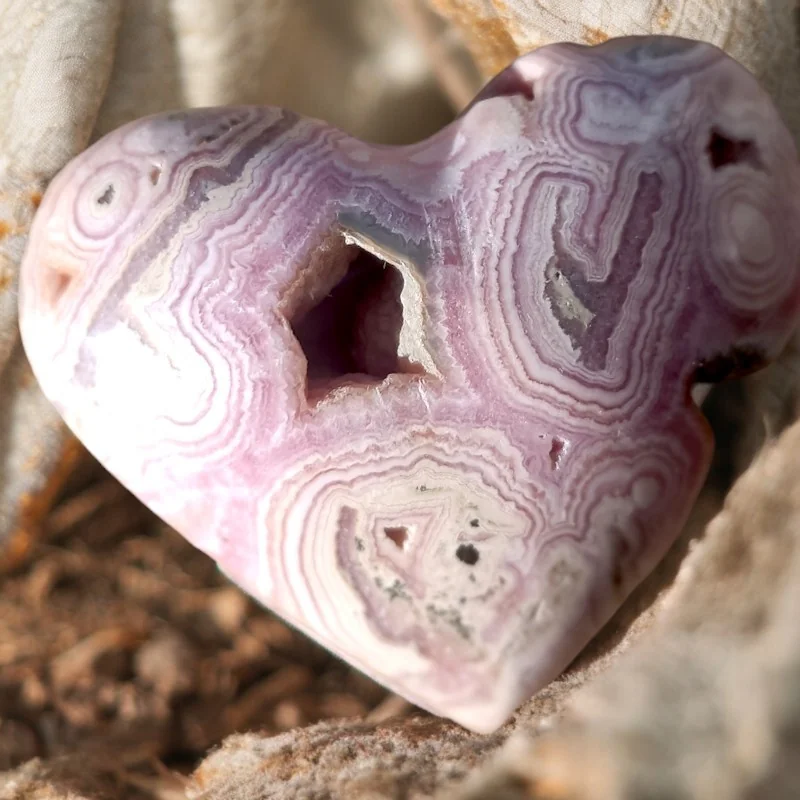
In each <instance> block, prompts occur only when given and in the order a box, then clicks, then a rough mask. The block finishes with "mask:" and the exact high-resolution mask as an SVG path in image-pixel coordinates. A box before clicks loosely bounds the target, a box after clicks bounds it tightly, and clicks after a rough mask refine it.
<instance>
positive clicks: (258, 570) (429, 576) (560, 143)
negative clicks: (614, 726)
mask: <svg viewBox="0 0 800 800" xmlns="http://www.w3.org/2000/svg"><path fill="white" fill-rule="evenodd" d="M397 113H398V114H402V113H403V109H402V108H398V109H397ZM798 198H800V173H799V172H798V164H797V159H796V153H795V149H794V145H793V142H792V140H791V138H790V136H789V134H788V133H787V131H786V130H785V128H784V126H783V125H782V123H781V122H780V120H779V118H778V116H777V114H776V112H775V110H774V108H773V106H772V105H771V103H770V101H769V100H768V98H767V97H766V95H765V94H764V92H763V91H761V89H760V88H759V87H758V86H757V84H756V82H755V81H754V79H753V78H752V77H751V76H750V75H749V74H748V73H747V72H746V71H745V70H744V69H742V68H741V67H740V66H738V65H737V64H736V63H734V62H733V61H731V60H730V59H728V58H727V57H726V56H724V55H723V54H722V53H721V52H720V51H719V50H717V49H715V48H713V47H711V46H708V45H702V44H696V43H690V42H686V41H683V40H675V39H657V38H653V39H625V40H618V41H612V42H609V43H607V44H604V45H602V46H599V47H594V48H586V47H579V46H574V45H557V46H551V47H545V48H542V49H541V50H538V51H537V52H535V53H533V54H531V55H527V56H525V57H523V58H521V59H519V60H518V61H517V62H516V63H515V64H514V65H512V66H511V67H509V68H508V69H507V70H506V71H505V72H503V73H502V74H501V75H500V76H499V77H498V78H497V79H496V80H495V81H493V82H492V83H491V84H490V85H489V86H488V87H487V89H486V90H485V91H484V92H483V93H482V94H481V95H480V96H479V97H478V98H477V100H476V101H475V102H474V103H473V104H472V105H471V107H470V108H469V109H468V110H467V111H466V112H465V113H464V114H463V115H462V116H461V117H460V118H459V119H458V120H456V121H455V122H454V123H453V124H452V125H450V126H449V127H448V128H446V129H445V130H443V131H441V132H440V133H439V134H437V135H435V136H433V137H432V138H430V139H428V140H427V141H424V142H422V143H420V144H416V145H413V146H407V147H393V148H392V147H381V146H372V145H369V144H365V143H363V142H360V141H356V140H354V139H352V138H350V137H348V136H347V135H345V134H343V133H341V132H340V131H337V130H334V129H332V128H330V127H328V126H327V125H325V124H323V123H321V122H318V121H313V120H308V119H303V118H300V117H298V116H296V115H295V114H292V113H289V112H287V111H283V110H279V109H274V108H249V107H248V108H229V109H212V110H196V111H188V112H181V113H174V114H168V115H162V116H156V117H152V118H149V119H145V120H141V121H139V122H135V123H133V124H131V125H128V126H127V127H124V128H122V129H120V130H118V131H116V132H114V133H112V134H111V135H109V136H107V137H106V138H104V139H103V140H102V141H100V142H98V143H97V144H96V145H95V146H93V147H92V148H91V149H89V150H88V151H87V152H86V153H84V154H83V155H82V156H81V157H80V158H78V159H76V160H75V161H74V162H73V163H72V164H70V165H69V166H68V167H67V168H66V169H65V170H64V171H63V173H62V174H61V175H59V176H58V178H57V179H56V180H55V181H54V182H53V185H52V186H51V188H50V189H49V191H48V192H47V195H46V197H45V199H44V202H43V203H42V206H41V210H40V211H39V214H38V216H37V219H36V221H35V225H34V230H33V234H32V237H31V241H30V246H29V249H28V252H27V256H26V260H25V264H24V267H23V275H22V303H21V310H22V332H23V336H24V342H25V346H26V349H27V352H28V354H29V356H30V359H31V362H32V364H33V367H34V369H35V372H36V374H37V376H38V378H39V379H40V381H41V383H42V386H43V388H44V390H45V392H46V393H47V395H48V397H50V398H51V399H52V401H53V402H54V403H55V404H56V406H57V407H58V409H59V410H60V411H61V413H62V414H63V415H64V417H65V419H66V420H67V422H68V423H69V425H70V426H71V427H72V428H73V429H74V431H75V432H76V433H77V434H78V436H79V437H80V438H81V439H82V440H83V441H84V442H85V444H86V445H87V446H88V448H89V449H90V450H91V451H92V452H93V453H94V454H95V455H96V456H97V457H98V458H99V459H100V460H101V461H102V462H103V463H104V464H105V465H106V466H107V467H108V468H109V469H110V470H111V471H112V472H113V473H114V474H115V475H117V476H118V477H119V478H120V479H121V480H122V481H123V482H124V483H126V484H127V485H128V486H129V487H130V488H131V489H132V490H133V491H134V492H135V493H136V494H137V495H138V496H139V497H141V498H142V500H143V501H144V502H145V503H147V504H148V505H149V506H150V507H151V508H153V509H154V510H155V511H156V512H158V513H159V514H160V515H161V516H162V517H163V518H164V519H165V520H167V521H169V522H170V523H171V524H172V525H174V526H175V527H176V528H177V529H178V530H179V531H181V532H182V533H183V534H184V535H185V536H187V537H188V538H189V539H190V540H191V541H192V542H194V543H195V544H196V545H197V546H198V547H200V548H202V549H203V550H205V551H206V552H207V553H209V554H210V555H211V556H213V557H214V558H215V559H217V561H218V562H219V564H220V565H221V567H222V569H224V570H225V572H226V573H227V574H228V575H230V576H231V577H232V578H233V579H234V580H235V581H237V582H238V583H239V584H241V585H242V586H243V587H245V588H246V589H247V590H248V591H249V592H251V593H252V594H253V595H254V596H255V597H257V598H258V599H260V600H262V601H263V602H264V603H266V604H267V605H268V606H270V607H271V608H272V609H274V610H275V611H276V612H278V613H279V614H281V615H283V616H284V617H285V618H286V619H287V620H289V621H290V622H292V623H293V624H295V625H297V626H298V627H299V628H301V629H303V630H304V631H306V632H307V633H309V634H310V635H312V636H313V637H315V638H316V639H317V640H319V641H320V642H321V643H323V644H324V645H326V646H327V647H329V648H330V649H331V650H333V651H334V652H336V653H338V654H339V655H341V656H343V657H344V658H346V659H347V660H348V661H350V662H351V663H353V664H354V665H356V666H357V667H359V668H361V669H363V670H364V671H365V672H367V673H369V674H370V675H372V676H373V677H375V678H376V679H378V680H380V681H382V682H383V683H385V684H386V685H388V686H390V687H391V688H392V689H394V690H395V691H397V692H399V693H401V694H403V695H405V696H406V697H408V698H410V699H411V700H413V701H415V702H417V703H419V704H420V705H421V706H424V707H426V708H429V709H431V710H433V711H435V712H437V713H440V714H443V715H446V716H449V717H452V718H453V719H455V720H457V721H459V722H461V723H463V724H464V725H467V726H468V727H471V728H473V729H475V730H478V731H489V730H491V729H493V728H495V727H496V726H498V725H499V724H500V723H502V722H503V720H504V719H505V718H506V717H507V716H508V715H509V714H510V712H511V711H512V710H513V709H514V708H515V707H516V706H517V705H518V704H519V703H520V702H521V701H522V700H524V699H525V698H526V697H528V696H529V695H530V694H531V693H532V692H533V691H535V690H536V689H538V688H539V687H541V686H543V685H544V684H545V683H546V682H547V681H549V680H550V679H552V678H553V677H554V676H555V675H557V674H558V673H559V672H560V671H561V670H563V669H564V667H565V666H566V665H567V664H568V662H569V661H570V659H571V658H572V657H573V656H575V654H576V653H577V652H578V650H579V649H580V648H581V647H582V646H583V645H584V644H585V643H586V642H587V640H588V639H589V638H590V637H591V636H592V635H593V634H594V633H595V632H596V631H597V630H598V629H599V627H600V626H601V625H602V624H603V623H604V622H605V621H606V620H607V619H608V617H609V616H610V614H611V613H612V612H613V611H614V610H615V609H616V608H617V607H618V606H619V604H620V602H621V601H622V600H623V598H624V597H625V596H626V595H627V594H628V592H629V591H630V590H631V589H632V588H633V587H634V586H635V585H636V584H637V582H638V581H640V580H641V578H642V577H643V576H644V575H645V574H646V573H647V572H648V571H649V570H650V569H651V568H652V567H653V566H654V564H655V563H656V561H657V560H658V559H659V558H660V557H661V556H662V555H663V553H664V552H665V550H666V549H667V547H668V546H669V545H670V543H671V542H672V541H673V540H674V539H675V537H676V535H677V533H678V531H679V529H680V527H681V525H682V523H683V522H684V520H685V519H686V516H687V513H688V511H689V508H690V506H691V504H692V502H693V500H694V498H695V496H696V494H697V492H698V489H699V487H700V485H701V482H702V480H703V478H704V475H705V473H706V470H707V467H708V463H709V458H710V453H711V449H712V442H711V436H710V433H709V431H708V427H707V425H706V423H705V422H704V420H703V418H702V416H701V414H700V412H699V411H698V410H697V408H696V406H695V405H694V404H693V402H692V401H691V398H690V389H691V387H692V385H693V384H694V383H695V382H698V381H701V382H707V381H713V380H716V379H718V378H721V377H724V376H725V375H726V374H729V373H731V372H741V371H744V370H747V369H751V368H755V367H756V366H758V365H759V364H761V363H762V362H764V361H765V360H767V359H768V358H770V357H771V356H773V355H775V354H776V353H777V351H778V350H779V349H780V347H781V346H782V344H783V342H784V341H785V339H786V336H787V335H788V332H789V329H790V326H791V324H792V321H793V317H794V315H795V313H796V311H797V308H798V258H797V256H798V252H800V210H799V207H798Z"/></svg>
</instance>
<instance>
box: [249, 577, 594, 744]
mask: <svg viewBox="0 0 800 800" xmlns="http://www.w3.org/2000/svg"><path fill="white" fill-rule="evenodd" d="M239 585H240V586H241V585H242V581H241V580H240V581H239ZM251 594H252V595H253V596H254V597H255V599H256V600H258V594H257V593H256V592H251ZM576 595H577V596H573V598H571V600H572V601H573V602H566V603H564V604H563V605H561V608H560V609H559V610H560V611H561V612H563V616H562V615H561V614H558V613H555V614H552V615H548V616H549V619H548V620H547V624H545V625H544V626H542V627H541V628H539V629H538V631H537V633H538V634H539V635H538V636H535V637H534V641H536V642H537V646H536V647H534V648H531V647H526V646H525V645H524V642H528V643H530V641H531V639H530V638H529V635H526V634H529V633H530V629H528V630H527V631H526V630H525V626H523V625H521V626H520V627H519V630H518V634H519V635H518V636H517V637H515V638H516V641H515V644H516V645H517V646H514V645H513V644H512V645H511V646H509V645H507V646H506V648H504V649H503V653H502V654H501V653H500V652H497V651H495V652H491V650H490V649H489V648H487V651H486V658H485V659H483V660H480V661H472V662H468V661H464V662H462V663H461V664H459V663H458V662H457V661H455V660H454V659H448V658H445V657H444V654H437V657H434V658H426V657H423V656H421V655H420V654H419V653H418V652H416V651H415V650H414V649H413V648H412V647H406V648H401V647H397V646H394V647H392V646H386V645H384V646H380V645H379V644H377V642H376V645H375V652H371V653H369V654H366V653H364V654H359V655H356V654H354V653H352V652H345V651H344V648H342V647H341V646H340V645H339V643H337V642H335V641H332V640H328V639H327V637H326V636H325V635H320V633H319V632H318V631H315V630H313V629H312V628H311V627H310V626H308V625H307V624H306V623H305V621H304V620H300V619H293V618H292V617H291V616H290V615H287V614H283V613H281V612H280V610H278V611H276V610H275V608H274V607H273V606H272V605H269V606H268V607H269V608H270V611H272V613H275V614H277V615H278V616H280V617H281V618H282V619H283V620H284V621H285V622H287V623H288V624H289V625H291V626H292V627H294V628H295V629H296V630H298V631H301V632H302V633H303V634H305V635H307V636H308V637H309V638H312V639H314V640H316V641H317V642H318V643H319V644H321V645H322V646H323V647H325V648H326V649H328V650H329V651H330V652H332V653H333V654H335V655H336V656H338V657H339V658H341V659H342V660H344V661H346V662H347V663H349V664H350V665H351V666H352V667H354V668H356V669H358V670H360V671H361V672H363V673H364V674H365V675H367V676H369V677H370V678H372V679H373V680H375V681H376V682H377V683H380V684H382V685H383V686H385V687H386V688H388V689H390V690H391V691H393V692H395V693H396V694H398V695H400V696H402V697H403V698H405V699H406V700H408V701H409V702H411V703H413V704H414V705H416V706H418V707H419V708H421V709H424V710H425V711H428V712H430V713H431V714H434V715H436V716H439V717H445V718H447V719H450V720H452V721H453V722H456V723H458V724H459V725H462V726H463V727H465V728H467V729H469V730H471V731H473V732H475V733H478V734H490V733H493V732H494V731H496V730H497V729H498V728H500V727H501V726H502V725H503V724H505V723H506V722H508V721H509V718H510V717H511V716H512V715H513V714H514V712H515V711H516V710H517V709H518V708H519V707H520V706H521V705H522V704H523V703H525V702H526V701H528V700H529V699H530V698H531V697H532V696H533V695H534V694H535V693H536V692H538V691H539V690H541V689H543V688H544V687H545V686H547V685H548V684H549V683H550V682H551V681H552V680H554V679H556V678H557V677H558V676H559V675H560V674H561V673H562V672H563V671H564V669H565V667H566V666H567V665H569V664H570V662H571V661H572V660H573V658H574V657H575V656H577V655H578V653H579V652H580V650H581V649H582V648H583V646H584V645H585V644H586V643H587V642H588V641H589V639H590V638H591V636H592V635H593V633H594V632H595V630H596V627H595V626H596V623H597V620H598V617H597V616H596V615H595V614H587V613H586V605H585V597H581V596H580V593H576ZM551 610H553V609H552V608H551ZM512 638H513V637H512ZM378 651H380V652H378ZM438 656H442V657H441V658H439V657H438Z"/></svg>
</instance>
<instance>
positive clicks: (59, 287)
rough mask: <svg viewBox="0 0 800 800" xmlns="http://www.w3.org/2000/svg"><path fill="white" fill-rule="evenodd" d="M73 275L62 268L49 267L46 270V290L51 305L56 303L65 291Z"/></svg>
mask: <svg viewBox="0 0 800 800" xmlns="http://www.w3.org/2000/svg"><path fill="white" fill-rule="evenodd" d="M74 277H75V276H74V275H73V274H72V273H71V272H69V271H67V270H63V269H51V270H49V272H48V280H47V291H48V293H49V295H50V303H51V305H56V304H57V303H58V302H59V301H60V300H61V298H62V297H63V296H64V295H65V294H66V293H67V290H68V289H69V287H70V284H71V283H72V279H73V278H74Z"/></svg>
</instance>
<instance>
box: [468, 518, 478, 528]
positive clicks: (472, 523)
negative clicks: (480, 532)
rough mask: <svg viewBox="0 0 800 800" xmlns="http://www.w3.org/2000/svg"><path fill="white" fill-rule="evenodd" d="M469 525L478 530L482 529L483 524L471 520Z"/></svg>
mask: <svg viewBox="0 0 800 800" xmlns="http://www.w3.org/2000/svg"><path fill="white" fill-rule="evenodd" d="M469 524H470V525H471V526H472V527H473V528H478V527H480V524H481V523H480V522H478V520H477V519H471V520H470V521H469Z"/></svg>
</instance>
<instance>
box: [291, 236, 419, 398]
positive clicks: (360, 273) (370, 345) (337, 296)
mask: <svg viewBox="0 0 800 800" xmlns="http://www.w3.org/2000/svg"><path fill="white" fill-rule="evenodd" d="M326 256H327V258H328V259H330V260H331V263H334V264H336V263H338V264H339V265H340V267H339V269H338V274H341V265H342V260H343V261H344V264H345V265H346V266H345V269H344V275H342V277H341V278H340V279H339V280H338V282H336V283H335V284H334V285H333V286H331V287H330V289H329V290H328V292H327V293H326V294H322V292H323V291H324V289H322V288H320V286H319V285H318V284H317V285H315V286H313V287H311V286H309V287H307V288H306V293H308V294H310V293H311V291H313V292H314V293H315V295H316V296H319V295H321V294H322V297H321V299H320V300H319V301H318V302H316V303H308V300H307V299H306V300H305V302H302V301H301V303H300V305H305V309H304V310H303V311H302V313H299V314H297V316H296V318H294V319H292V318H291V315H290V320H289V321H290V324H291V326H292V331H293V333H294V335H295V338H296V339H297V341H298V343H299V344H300V347H301V348H302V350H303V354H304V355H305V358H306V396H307V399H308V401H309V404H310V405H313V404H315V403H318V402H320V401H321V400H323V399H325V397H327V396H328V395H330V394H331V393H333V392H334V391H335V390H336V389H338V388H340V387H342V386H344V385H348V386H360V387H367V388H372V387H375V386H377V385H378V384H380V383H381V382H382V381H383V380H385V379H386V378H387V377H388V376H389V375H392V374H408V375H423V374H425V370H424V368H423V367H422V366H421V365H420V364H417V363H414V362H413V361H411V360H409V359H408V358H405V357H402V356H400V354H399V352H398V348H399V345H400V331H401V329H402V326H403V314H404V309H403V304H402V302H401V299H400V297H401V293H402V291H403V275H402V274H401V272H400V270H399V269H398V268H397V267H395V266H394V265H393V264H390V263H387V262H385V261H383V260H382V259H381V258H379V257H377V256H375V255H373V254H372V253H370V252H368V251H366V250H362V249H361V248H360V247H358V246H356V245H346V246H340V247H339V248H338V249H337V248H332V249H331V251H330V252H328V253H326ZM337 260H338V261H337ZM328 266H330V263H329V264H328ZM323 269H324V268H323ZM308 270H309V273H310V275H311V274H313V271H315V270H316V271H321V268H320V265H319V264H313V263H312V264H311V265H310V266H309V267H308ZM310 275H309V278H307V280H308V282H309V284H310V281H311V277H310ZM322 280H324V278H321V279H320V281H322ZM309 305H310V306H311V307H310V308H308V306H309Z"/></svg>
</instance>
